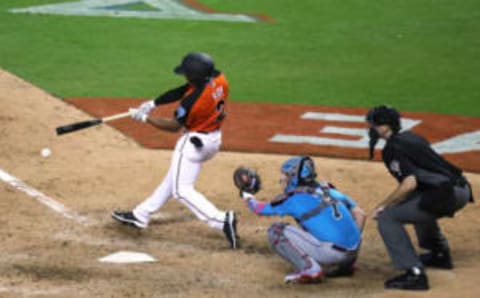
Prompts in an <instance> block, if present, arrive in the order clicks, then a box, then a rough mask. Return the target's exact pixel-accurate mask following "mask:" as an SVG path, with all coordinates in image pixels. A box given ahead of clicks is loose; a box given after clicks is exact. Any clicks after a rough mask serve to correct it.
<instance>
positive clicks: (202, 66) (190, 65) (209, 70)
mask: <svg viewBox="0 0 480 298" xmlns="http://www.w3.org/2000/svg"><path fill="white" fill-rule="evenodd" d="M214 69H215V65H214V62H213V59H212V57H210V56H209V55H208V54H205V53H199V52H192V53H189V54H187V55H186V56H185V57H183V60H182V63H181V64H180V65H178V66H177V67H175V68H174V72H175V73H176V74H182V75H185V76H186V77H187V79H188V80H189V81H203V80H205V79H207V78H208V77H210V76H211V75H212V74H213V71H214Z"/></svg>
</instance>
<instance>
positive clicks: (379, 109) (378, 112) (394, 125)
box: [366, 105, 402, 133]
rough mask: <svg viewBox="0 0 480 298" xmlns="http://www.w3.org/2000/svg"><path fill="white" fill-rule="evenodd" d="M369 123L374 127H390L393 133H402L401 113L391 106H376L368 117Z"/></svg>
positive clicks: (369, 112)
mask: <svg viewBox="0 0 480 298" xmlns="http://www.w3.org/2000/svg"><path fill="white" fill-rule="evenodd" d="M366 120H367V122H369V123H370V124H372V125H384V124H386V125H388V126H390V128H391V129H392V131H393V133H398V132H399V131H400V129H401V128H402V127H401V124H400V113H399V112H398V111H397V110H396V109H395V108H392V107H390V106H386V105H381V106H376V107H374V108H372V109H370V111H368V113H367V116H366Z"/></svg>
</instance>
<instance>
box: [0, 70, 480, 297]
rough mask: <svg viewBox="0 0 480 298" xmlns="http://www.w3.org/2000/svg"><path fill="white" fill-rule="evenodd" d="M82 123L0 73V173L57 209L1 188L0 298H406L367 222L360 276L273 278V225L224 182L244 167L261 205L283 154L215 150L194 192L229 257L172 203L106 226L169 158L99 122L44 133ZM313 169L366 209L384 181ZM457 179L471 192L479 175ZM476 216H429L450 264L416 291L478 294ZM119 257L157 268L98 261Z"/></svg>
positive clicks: (339, 167) (388, 184)
mask: <svg viewBox="0 0 480 298" xmlns="http://www.w3.org/2000/svg"><path fill="white" fill-rule="evenodd" d="M89 117H90V116H89V115H87V114H85V113H84V112H82V111H80V110H78V109H76V108H75V107H73V106H71V105H67V104H65V103H64V102H63V101H62V100H59V99H57V98H54V97H52V96H51V95H49V94H47V93H45V92H44V91H42V90H39V89H38V88H35V87H34V86H31V85H30V84H28V83H27V82H24V81H22V80H20V79H18V78H16V77H14V76H12V75H10V74H8V73H6V72H0V137H1V140H2V141H1V143H0V150H1V153H2V154H1V155H0V169H1V170H3V171H5V172H8V173H9V174H11V175H13V176H15V177H17V178H19V179H21V180H22V181H24V182H25V183H26V184H27V185H29V186H31V187H33V188H35V189H37V190H38V191H40V192H42V193H43V194H45V195H46V196H49V197H51V198H52V199H54V200H56V201H57V202H59V203H61V204H63V207H64V209H59V210H60V211H59V210H57V211H55V210H53V209H52V206H50V207H48V206H46V205H45V203H44V204H42V202H41V200H40V199H39V198H38V194H36V195H35V193H30V195H27V194H26V193H24V192H22V191H19V190H17V188H18V185H17V188H15V187H14V185H11V184H7V183H3V182H2V183H0V193H1V200H0V207H2V210H3V212H2V218H1V219H0V221H1V223H2V229H1V230H0V239H1V240H2V241H1V244H0V248H1V251H2V254H1V257H0V297H247V296H248V297H251V298H256V297H318V296H322V297H411V296H412V293H404V292H387V291H385V290H384V289H383V280H384V279H385V278H387V277H389V276H391V275H393V274H396V273H397V272H395V271H394V270H393V269H392V267H391V265H390V262H389V259H388V257H387V255H386V251H385V248H384V246H383V243H382V241H381V240H380V238H379V235H378V233H377V231H376V226H375V222H374V221H371V220H369V221H368V222H367V225H366V230H365V234H364V244H363V250H362V251H361V254H360V259H359V263H358V267H359V271H358V272H357V274H356V275H355V276H354V277H353V278H340V279H330V280H327V281H326V282H325V283H323V284H319V285H310V286H287V285H284V284H283V283H282V279H283V276H284V274H285V273H287V272H288V271H289V270H291V269H292V268H290V266H289V265H288V264H286V263H285V262H283V261H282V260H281V259H280V258H278V257H277V256H275V255H273V254H272V252H271V251H270V249H269V248H268V245H267V243H266V229H267V228H268V226H269V224H271V223H272V222H273V221H276V220H278V218H258V217H256V216H255V215H253V214H251V213H249V212H248V211H247V209H246V206H244V203H243V202H241V201H240V200H239V199H237V197H236V193H237V192H236V190H235V189H234V186H233V185H232V182H231V172H232V169H233V168H234V167H236V166H237V165H239V164H247V165H250V166H252V167H255V168H257V169H259V172H260V174H261V175H262V177H264V189H263V190H262V192H261V193H260V197H265V198H270V197H271V196H272V195H274V194H276V193H277V192H278V185H277V178H278V167H279V165H280V164H281V162H282V161H283V160H284V159H285V158H286V156H285V155H281V154H254V153H232V152H226V151H223V152H221V153H220V154H219V155H218V156H217V157H216V158H215V159H214V160H212V161H210V162H208V163H206V164H205V166H204V169H203V170H202V172H201V174H200V177H199V180H198V184H197V187H198V189H199V190H201V191H202V192H203V193H204V194H205V195H206V196H208V197H209V198H210V199H211V200H212V201H213V202H215V203H216V204H217V205H218V207H220V208H224V209H226V208H229V209H230V208H233V209H235V210H237V211H238V212H239V217H240V222H239V233H240V235H241V237H242V241H243V248H242V249H241V250H239V251H231V250H229V249H228V245H227V242H226V240H225V239H224V237H223V235H222V234H221V233H217V232H215V231H213V230H211V229H209V228H207V227H206V226H205V225H204V224H202V223H200V222H199V221H197V220H195V218H193V216H192V215H191V214H190V212H189V211H188V210H186V209H185V208H184V207H183V206H182V205H180V204H178V203H177V202H175V201H171V202H169V203H168V204H167V205H166V206H165V207H164V208H163V209H162V210H161V212H159V213H158V214H157V215H156V219H155V220H154V221H153V223H152V225H151V226H150V228H149V229H147V230H145V231H134V230H131V229H129V228H127V227H124V226H120V225H117V224H116V223H114V222H113V221H112V220H111V218H110V212H111V211H112V210H113V209H116V208H131V207H133V206H134V205H135V204H137V203H139V202H140V201H142V200H143V199H144V198H145V197H146V196H147V195H148V194H149V193H150V192H151V191H152V190H153V189H154V188H155V186H156V185H157V184H158V183H159V182H160V181H161V179H162V177H163V175H164V174H165V172H166V170H167V169H168V165H169V160H170V153H171V152H170V151H169V150H166V149H161V150H151V149H145V148H143V147H141V146H139V145H138V144H137V143H136V142H135V141H133V140H132V139H131V138H128V137H126V136H125V135H124V134H122V133H120V132H119V131H117V130H116V129H114V128H112V127H110V126H107V125H103V126H100V127H96V128H92V129H88V130H85V131H82V132H78V133H75V134H72V135H68V136H64V137H57V136H55V134H54V129H55V127H56V126H58V125H60V124H66V123H70V122H72V121H80V120H84V119H85V118H89ZM125 121H130V120H125ZM130 125H137V124H136V123H133V122H130ZM43 147H49V148H51V149H52V152H53V154H52V156H50V157H49V158H43V157H41V156H40V154H39V153H40V150H41V149H42V148H43ZM315 161H316V163H317V164H318V167H319V172H320V175H321V176H322V177H324V178H326V179H327V180H331V181H333V182H335V184H336V185H337V186H338V187H339V188H340V189H341V190H343V191H344V192H345V193H347V194H349V195H350V196H352V197H353V198H355V199H356V200H357V201H358V202H359V204H360V205H361V206H362V207H364V208H365V209H366V210H370V209H371V208H372V207H373V206H374V205H375V203H376V202H378V201H379V200H381V199H382V197H383V196H384V195H385V194H386V193H387V192H388V191H389V190H391V189H392V188H393V187H394V185H395V183H394V181H393V179H392V178H390V177H389V176H388V175H387V174H386V170H385V169H384V168H383V165H382V164H381V163H368V162H365V161H355V160H341V159H328V158H320V157H316V158H315ZM367 169H368V170H367ZM467 176H468V178H469V179H470V181H471V182H472V184H473V187H474V192H475V195H476V197H477V198H480V191H479V190H480V176H479V175H478V174H472V173H467ZM32 196H33V197H32ZM35 196H36V197H37V198H34V197H35ZM479 208H480V207H479V204H473V205H469V206H468V207H467V208H466V209H464V210H462V211H461V212H460V213H458V215H457V216H456V218H454V219H445V220H442V221H441V225H442V227H443V229H444V231H445V233H446V234H447V236H448V237H449V241H450V245H451V247H452V250H453V257H454V259H455V262H456V268H455V270H453V271H439V270H428V274H429V277H430V283H431V285H432V289H431V290H430V291H428V292H426V293H422V294H417V295H414V296H422V297H477V296H478V292H479V291H480V285H479V284H478V276H479V274H480V238H479V237H478V236H479V233H480V229H479V226H480V217H479V216H478V214H479ZM67 211H68V212H67ZM69 214H74V216H73V217H69V216H68V215H69ZM125 250H128V251H137V252H144V253H148V254H150V255H151V256H153V257H155V258H156V259H157V262H154V263H145V264H128V265H125V264H124V265H121V264H105V263H100V262H99V261H98V259H99V258H101V257H104V256H106V255H109V254H112V253H115V252H118V251H125Z"/></svg>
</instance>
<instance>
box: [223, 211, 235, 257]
mask: <svg viewBox="0 0 480 298" xmlns="http://www.w3.org/2000/svg"><path fill="white" fill-rule="evenodd" d="M223 233H224V234H225V237H227V240H228V242H229V243H230V247H231V248H232V249H237V248H238V247H239V242H238V239H239V237H238V234H237V217H236V215H235V212H233V211H227V212H226V215H225V222H224V224H223Z"/></svg>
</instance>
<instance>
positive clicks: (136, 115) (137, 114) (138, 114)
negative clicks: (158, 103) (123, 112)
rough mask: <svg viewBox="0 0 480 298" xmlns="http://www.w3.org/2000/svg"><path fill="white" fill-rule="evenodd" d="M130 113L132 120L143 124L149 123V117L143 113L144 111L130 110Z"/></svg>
mask: <svg viewBox="0 0 480 298" xmlns="http://www.w3.org/2000/svg"><path fill="white" fill-rule="evenodd" d="M128 113H130V117H132V119H134V120H137V121H140V122H143V123H145V122H147V118H148V115H147V114H145V113H142V111H140V110H139V109H134V108H130V109H128Z"/></svg>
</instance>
